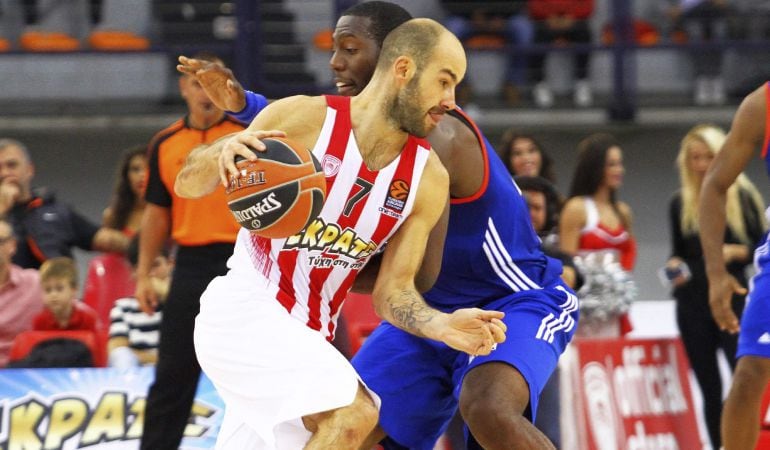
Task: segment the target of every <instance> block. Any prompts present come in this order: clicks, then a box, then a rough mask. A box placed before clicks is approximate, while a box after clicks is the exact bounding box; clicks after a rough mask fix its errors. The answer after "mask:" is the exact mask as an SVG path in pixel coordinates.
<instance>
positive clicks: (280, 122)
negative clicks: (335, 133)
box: [174, 96, 325, 198]
mask: <svg viewBox="0 0 770 450" xmlns="http://www.w3.org/2000/svg"><path fill="white" fill-rule="evenodd" d="M321 104H323V99H322V98H320V97H306V96H296V97H289V98H286V99H282V100H279V101H276V102H275V103H272V104H271V105H270V106H269V107H267V108H265V110H264V113H263V114H260V115H259V117H257V118H255V119H254V121H253V122H252V123H251V125H249V127H248V128H247V129H245V130H244V131H241V132H239V133H233V134H229V135H227V136H223V137H222V138H220V139H218V140H216V141H214V142H213V143H212V144H210V145H207V146H199V147H197V148H195V149H193V151H192V152H190V154H189V155H188V156H187V160H186V161H185V165H184V166H183V167H182V170H181V171H180V172H179V174H178V175H177V178H176V181H175V182H174V191H175V192H176V193H177V195H179V196H180V197H185V198H198V197H202V196H204V195H207V194H209V193H211V192H213V191H214V189H216V187H217V185H218V184H222V185H223V186H225V187H227V184H228V182H229V179H230V177H231V176H234V175H237V174H238V170H237V169H236V167H235V158H236V156H241V157H243V158H246V159H248V160H252V161H253V160H255V159H257V156H256V155H255V154H254V152H253V151H252V150H251V149H252V148H253V149H255V150H258V151H260V150H264V149H265V146H264V144H262V141H261V139H266V138H269V137H282V136H286V134H287V133H290V135H291V137H293V138H294V139H295V140H298V141H300V142H303V141H306V142H303V143H305V144H306V146H307V147H308V148H312V145H313V143H314V142H315V139H316V138H317V133H315V134H312V136H311V134H310V133H305V131H306V129H307V128H308V126H309V125H308V124H314V123H317V121H318V120H319V119H318V118H319V117H321V120H322V118H323V114H324V113H325V110H324V109H319V108H314V106H319V105H321ZM308 108H310V109H309V110H308ZM302 110H305V111H308V112H307V113H306V114H304V115H299V114H294V113H295V112H296V111H302ZM278 127H280V130H282V131H278ZM305 134H307V137H304V136H305ZM298 136H302V137H301V138H298Z"/></svg>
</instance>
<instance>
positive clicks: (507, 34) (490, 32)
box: [441, 0, 534, 105]
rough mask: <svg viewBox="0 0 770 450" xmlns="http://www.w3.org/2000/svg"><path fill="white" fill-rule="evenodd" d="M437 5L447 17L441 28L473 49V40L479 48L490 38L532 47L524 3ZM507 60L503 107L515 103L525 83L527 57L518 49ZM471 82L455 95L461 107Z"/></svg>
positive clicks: (446, 1)
mask: <svg viewBox="0 0 770 450" xmlns="http://www.w3.org/2000/svg"><path fill="white" fill-rule="evenodd" d="M441 5H442V6H443V7H444V10H446V12H447V13H448V14H449V16H448V17H447V19H446V20H445V21H444V25H446V27H447V29H449V31H451V32H452V33H454V34H455V35H456V36H457V37H458V38H459V39H460V40H461V41H462V42H463V43H464V44H465V45H470V46H473V45H472V43H473V39H476V41H477V42H479V45H480V46H481V47H483V46H484V39H485V38H490V37H492V38H493V39H494V38H495V37H499V38H502V40H503V41H504V42H505V43H507V44H508V45H513V46H525V45H529V44H531V43H532V38H533V34H534V31H533V28H532V24H531V23H530V21H529V17H528V16H527V14H526V10H525V6H526V2H525V1H524V0H492V1H488V0H487V1H484V2H480V3H478V4H477V3H474V2H469V1H467V0H441ZM507 60H508V63H507V67H506V72H505V81H504V84H503V86H501V92H502V94H503V98H505V100H506V101H507V103H508V104H509V105H512V104H515V103H516V102H518V99H519V91H520V89H521V87H522V86H524V84H525V83H526V82H527V57H526V54H524V53H522V52H521V50H520V49H515V50H513V51H512V52H510V54H509V57H508V58H507ZM471 82H472V80H466V81H465V82H464V83H463V85H464V88H463V89H460V92H458V103H460V104H461V105H466V104H467V101H468V100H469V98H463V97H469V91H470V83H471ZM463 91H465V92H463Z"/></svg>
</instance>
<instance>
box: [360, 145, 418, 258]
mask: <svg viewBox="0 0 770 450" xmlns="http://www.w3.org/2000/svg"><path fill="white" fill-rule="evenodd" d="M418 145H420V146H422V147H424V148H430V144H429V143H428V142H427V141H425V140H422V139H418V138H415V137H413V136H409V140H408V141H407V142H406V146H405V147H404V151H403V152H402V153H401V160H400V161H399V162H398V167H396V171H395V172H393V178H392V179H391V180H390V182H391V183H393V182H394V181H395V180H406V179H408V180H410V182H409V186H410V191H411V187H412V186H414V184H415V181H416V180H415V179H414V163H415V160H416V158H417V146H418ZM409 195H417V192H410V194H409ZM397 223H398V219H396V218H395V217H391V216H389V215H386V214H382V215H381V216H380V221H379V223H378V224H377V228H376V229H375V230H374V234H372V241H374V242H375V243H377V245H378V246H379V245H380V244H381V243H382V241H383V240H384V239H385V238H386V237H387V236H388V235H389V234H390V232H391V231H392V230H393V227H395V226H396V224H397Z"/></svg>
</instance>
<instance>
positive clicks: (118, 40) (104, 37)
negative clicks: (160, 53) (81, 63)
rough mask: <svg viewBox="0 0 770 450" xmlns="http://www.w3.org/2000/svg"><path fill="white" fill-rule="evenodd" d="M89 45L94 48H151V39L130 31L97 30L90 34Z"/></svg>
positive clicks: (112, 49)
mask: <svg viewBox="0 0 770 450" xmlns="http://www.w3.org/2000/svg"><path fill="white" fill-rule="evenodd" d="M88 45H90V46H91V48H93V49H94V50H104V51H113V52H116V51H137V50H147V49H149V48H150V40H149V39H147V38H145V37H142V36H137V35H135V34H134V33H132V32H130V31H109V30H97V31H94V32H93V33H91V35H90V36H88Z"/></svg>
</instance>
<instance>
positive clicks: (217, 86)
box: [176, 56, 268, 124]
mask: <svg viewBox="0 0 770 450" xmlns="http://www.w3.org/2000/svg"><path fill="white" fill-rule="evenodd" d="M176 68H177V70H178V71H180V72H182V73H186V74H188V75H192V76H194V77H195V79H196V80H197V81H198V83H200V85H201V87H202V88H203V90H204V91H206V94H207V95H208V97H209V98H210V99H211V101H212V102H214V104H215V105H217V106H218V107H219V108H220V109H224V110H225V111H226V112H227V114H228V115H229V116H231V117H233V118H234V119H236V120H238V121H240V122H243V123H245V124H249V123H251V122H252V121H253V120H254V118H255V117H256V116H257V114H259V112H260V111H262V110H263V109H264V108H265V107H266V106H267V104H268V100H267V99H266V98H265V96H263V95H260V94H257V93H254V92H251V91H247V90H245V89H243V86H241V83H239V82H238V80H237V79H236V78H235V75H233V72H232V71H231V70H230V69H228V68H227V67H225V66H223V65H221V64H219V63H215V62H210V61H204V60H200V59H195V58H188V57H186V56H180V57H179V64H178V65H177V66H176Z"/></svg>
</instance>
